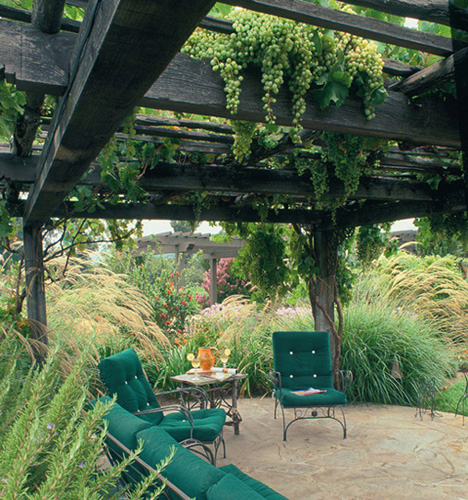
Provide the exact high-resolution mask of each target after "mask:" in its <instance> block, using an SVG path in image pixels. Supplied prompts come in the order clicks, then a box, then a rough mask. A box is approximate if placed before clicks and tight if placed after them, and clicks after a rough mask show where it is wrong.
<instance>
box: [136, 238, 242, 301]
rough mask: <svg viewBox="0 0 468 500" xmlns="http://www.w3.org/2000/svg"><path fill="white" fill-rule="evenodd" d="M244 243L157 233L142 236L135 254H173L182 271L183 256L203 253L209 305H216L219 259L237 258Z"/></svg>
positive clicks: (237, 239)
mask: <svg viewBox="0 0 468 500" xmlns="http://www.w3.org/2000/svg"><path fill="white" fill-rule="evenodd" d="M243 246H244V242H243V241H242V240H241V239H239V238H232V239H231V240H230V241H227V242H224V243H217V242H215V241H212V240H211V235H210V234H200V233H195V234H192V233H182V232H180V231H178V232H175V233H172V232H167V233H159V234H153V235H151V236H144V237H143V238H139V239H138V241H137V252H138V254H140V255H141V254H143V253H144V252H146V251H147V250H148V249H151V250H152V251H154V252H155V253H162V254H174V257H175V261H176V265H177V266H178V267H179V270H180V271H182V270H183V268H184V267H185V256H186V255H194V254H196V253H197V252H202V253H203V258H204V259H207V260H209V261H210V304H211V305H213V304H216V302H217V296H218V290H217V287H218V282H217V263H218V261H219V259H226V258H234V257H237V255H238V253H239V250H240V249H241V248H242V247H243Z"/></svg>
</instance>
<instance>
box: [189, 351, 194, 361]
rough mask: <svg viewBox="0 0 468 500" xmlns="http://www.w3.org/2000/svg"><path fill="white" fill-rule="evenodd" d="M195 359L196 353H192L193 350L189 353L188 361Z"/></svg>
mask: <svg viewBox="0 0 468 500" xmlns="http://www.w3.org/2000/svg"><path fill="white" fill-rule="evenodd" d="M194 359H195V354H192V353H191V352H189V353H188V354H187V361H192V360H194Z"/></svg>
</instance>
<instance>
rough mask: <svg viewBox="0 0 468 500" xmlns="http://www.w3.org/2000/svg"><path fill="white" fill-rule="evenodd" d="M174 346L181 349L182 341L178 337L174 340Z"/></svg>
mask: <svg viewBox="0 0 468 500" xmlns="http://www.w3.org/2000/svg"><path fill="white" fill-rule="evenodd" d="M174 344H175V345H176V346H179V347H180V340H179V339H178V338H177V337H176V338H175V339H174Z"/></svg>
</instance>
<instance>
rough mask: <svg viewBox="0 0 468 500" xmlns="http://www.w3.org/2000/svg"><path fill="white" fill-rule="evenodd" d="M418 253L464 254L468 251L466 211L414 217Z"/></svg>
mask: <svg viewBox="0 0 468 500" xmlns="http://www.w3.org/2000/svg"><path fill="white" fill-rule="evenodd" d="M414 225H415V226H416V227H417V228H418V234H417V241H418V242H419V243H421V245H418V247H417V251H418V253H419V254H420V255H423V256H424V255H441V256H444V255H449V254H453V255H458V256H460V257H462V256H465V255H466V253H467V251H468V218H467V213H466V212H462V213H456V214H442V215H433V216H431V217H424V218H419V219H415V221H414Z"/></svg>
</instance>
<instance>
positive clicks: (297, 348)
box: [273, 332, 333, 390]
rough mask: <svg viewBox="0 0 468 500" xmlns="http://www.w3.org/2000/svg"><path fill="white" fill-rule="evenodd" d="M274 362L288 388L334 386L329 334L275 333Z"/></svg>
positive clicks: (283, 384)
mask: <svg viewBox="0 0 468 500" xmlns="http://www.w3.org/2000/svg"><path fill="white" fill-rule="evenodd" d="M273 362H274V367H275V370H276V371H278V372H280V373H281V380H282V386H283V387H285V388H287V389H291V390H301V389H307V388H309V387H313V388H315V389H325V388H332V387H333V378H332V370H331V357H330V337H329V334H328V332H274V333H273Z"/></svg>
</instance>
